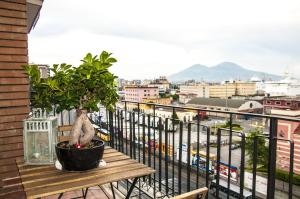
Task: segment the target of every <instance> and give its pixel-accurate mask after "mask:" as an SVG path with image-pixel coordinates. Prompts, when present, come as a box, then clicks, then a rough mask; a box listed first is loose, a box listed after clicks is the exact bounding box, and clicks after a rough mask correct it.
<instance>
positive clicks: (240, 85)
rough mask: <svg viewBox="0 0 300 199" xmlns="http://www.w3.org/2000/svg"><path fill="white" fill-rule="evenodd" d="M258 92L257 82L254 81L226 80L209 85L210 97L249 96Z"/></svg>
mask: <svg viewBox="0 0 300 199" xmlns="http://www.w3.org/2000/svg"><path fill="white" fill-rule="evenodd" d="M255 94H256V83H254V82H240V81H236V82H226V83H224V84H213V85H209V97H212V98H223V99H224V98H230V97H232V96H234V95H239V96H249V95H255Z"/></svg>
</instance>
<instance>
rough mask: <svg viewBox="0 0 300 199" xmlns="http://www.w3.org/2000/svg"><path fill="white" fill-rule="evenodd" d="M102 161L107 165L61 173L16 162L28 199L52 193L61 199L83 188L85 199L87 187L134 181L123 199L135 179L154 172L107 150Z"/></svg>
mask: <svg viewBox="0 0 300 199" xmlns="http://www.w3.org/2000/svg"><path fill="white" fill-rule="evenodd" d="M103 159H104V160H105V161H106V163H107V164H106V166H103V167H100V168H97V169H94V170H91V171H85V172H65V171H60V170H57V169H56V168H55V167H54V165H46V166H31V165H24V162H23V160H20V159H18V160H17V165H18V168H19V172H20V177H21V180H22V185H23V187H24V191H25V192H26V195H27V197H28V198H40V197H45V196H49V195H53V194H60V195H59V198H60V197H61V196H62V195H63V193H64V192H67V191H73V190H78V189H82V190H83V191H82V192H83V197H86V195H87V191H88V188H89V187H93V186H100V185H103V184H107V183H112V182H117V181H120V180H127V179H131V178H134V180H133V183H132V184H131V187H130V189H129V191H128V193H127V196H126V198H129V196H130V194H131V192H132V190H133V188H134V187H135V184H136V182H137V180H138V178H139V177H143V176H147V175H150V174H152V173H154V172H155V170H153V169H152V168H149V167H147V166H145V165H143V164H140V163H138V162H137V161H136V160H132V159H130V157H128V156H126V155H124V154H123V153H120V152H118V151H116V150H115V149H112V148H110V147H106V148H105V150H104V156H103ZM111 185H112V184H111ZM84 190H85V191H84ZM112 191H113V188H112ZM113 194H114V192H113Z"/></svg>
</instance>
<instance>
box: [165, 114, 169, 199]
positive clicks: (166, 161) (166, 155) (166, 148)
mask: <svg viewBox="0 0 300 199" xmlns="http://www.w3.org/2000/svg"><path fill="white" fill-rule="evenodd" d="M168 128H169V126H168V118H167V119H166V120H165V181H166V194H167V196H168V194H169V181H168V179H169V173H168V172H169V164H168V155H169V145H168Z"/></svg>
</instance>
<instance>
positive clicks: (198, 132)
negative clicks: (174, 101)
mask: <svg viewBox="0 0 300 199" xmlns="http://www.w3.org/2000/svg"><path fill="white" fill-rule="evenodd" d="M199 115H200V112H199V111H198V112H197V154H196V158H197V179H196V187H197V189H198V188H199V159H200V154H199V151H200V118H199V117H200V116H199Z"/></svg>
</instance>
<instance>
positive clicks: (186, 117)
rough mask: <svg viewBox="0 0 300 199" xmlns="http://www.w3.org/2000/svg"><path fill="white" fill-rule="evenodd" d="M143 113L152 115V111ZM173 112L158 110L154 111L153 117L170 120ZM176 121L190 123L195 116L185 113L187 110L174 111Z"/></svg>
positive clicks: (190, 112) (189, 112) (192, 113)
mask: <svg viewBox="0 0 300 199" xmlns="http://www.w3.org/2000/svg"><path fill="white" fill-rule="evenodd" d="M145 113H150V114H151V113H152V110H150V109H149V110H146V111H145ZM172 114H173V110H172V109H168V108H159V109H157V110H155V116H157V117H161V118H163V119H166V118H172ZM176 114H177V116H178V119H179V120H181V121H184V122H189V121H192V120H193V118H194V117H195V116H196V115H197V113H196V112H193V111H187V110H176Z"/></svg>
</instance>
